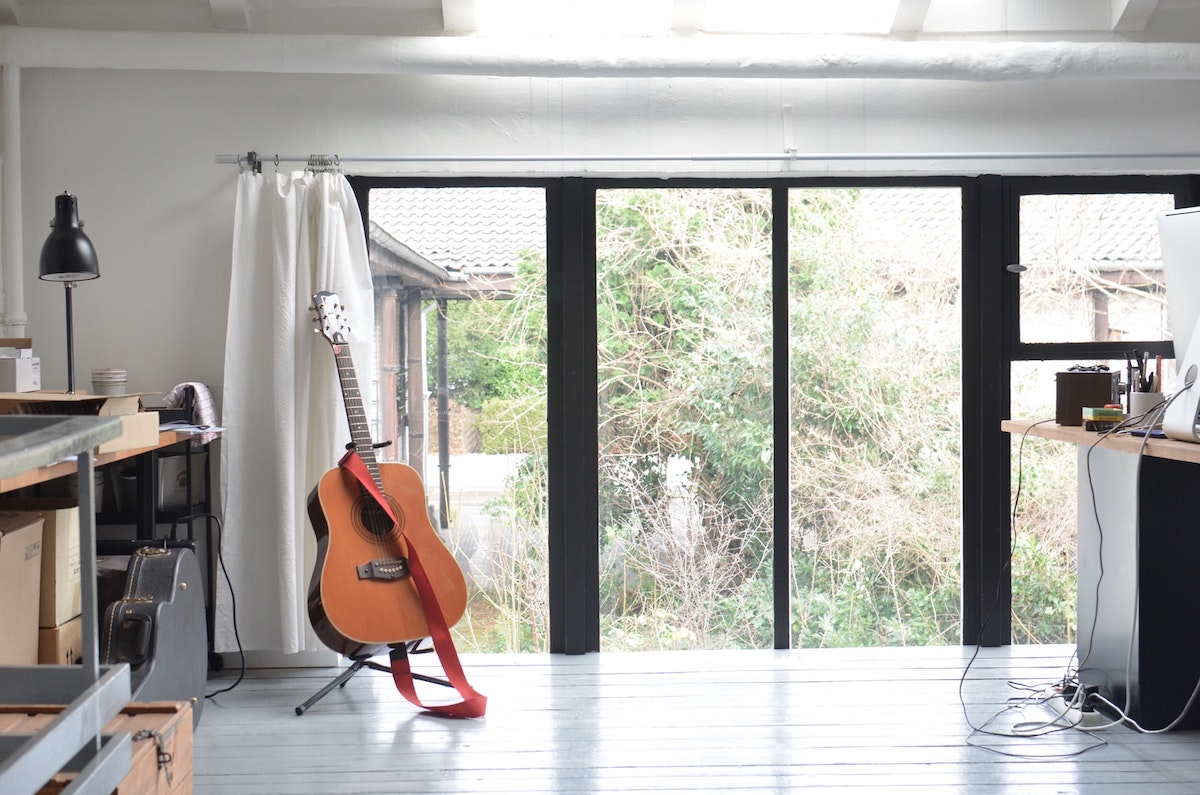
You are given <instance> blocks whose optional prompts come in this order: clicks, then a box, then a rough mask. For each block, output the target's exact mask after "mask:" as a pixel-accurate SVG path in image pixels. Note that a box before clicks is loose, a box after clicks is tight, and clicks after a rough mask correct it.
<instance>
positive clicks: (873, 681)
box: [194, 646, 1200, 795]
mask: <svg viewBox="0 0 1200 795" xmlns="http://www.w3.org/2000/svg"><path fill="white" fill-rule="evenodd" d="M1070 652H1071V650H1070V649H1069V648H1067V647H1057V646H1015V647H1004V648H999V649H983V650H981V651H980V653H979V654H978V656H977V657H975V658H974V659H972V655H973V654H974V650H973V649H963V648H958V647H925V648H888V649H819V650H798V651H761V652H758V651H742V652H736V651H729V652H724V651H723V652H664V653H658V652H652V653H641V654H635V653H614V652H604V653H600V654H592V655H581V656H570V657H567V656H561V655H479V656H469V655H468V656H464V658H463V663H464V667H465V668H466V671H467V674H468V677H469V678H470V679H471V681H472V684H474V685H475V687H476V688H477V689H479V690H480V691H481V692H483V693H485V694H486V695H487V696H488V697H489V701H488V714H487V717H485V718H481V719H478V720H453V719H445V718H436V717H431V716H429V715H425V714H422V713H421V712H420V711H418V710H417V709H416V708H414V707H412V706H410V705H409V704H408V703H407V702H406V701H404V699H403V698H401V697H400V696H399V694H397V693H396V691H395V688H394V686H393V684H392V682H391V679H390V677H388V676H387V675H386V674H382V673H379V672H373V671H370V670H364V671H362V672H360V673H359V674H358V675H357V676H355V677H354V678H353V679H352V680H351V681H350V682H349V683H348V684H347V685H346V686H345V687H344V688H341V689H337V690H334V691H333V692H332V693H330V694H329V695H328V696H326V697H325V698H324V699H323V700H322V701H320V702H318V703H317V704H316V705H314V706H313V707H312V709H311V710H310V711H309V712H308V713H306V714H305V715H303V716H297V715H296V714H295V712H294V708H295V706H296V705H297V704H299V703H301V702H302V701H304V700H305V699H306V698H307V697H308V696H309V695H311V694H312V693H314V692H316V691H317V690H318V689H320V687H321V686H322V685H323V684H324V683H325V682H327V681H329V680H330V679H332V678H333V677H334V676H335V675H336V674H337V671H336V670H335V669H273V670H255V671H250V672H248V673H247V674H246V677H245V679H244V680H243V681H242V682H241V683H240V684H238V686H237V687H236V688H235V689H234V690H232V691H231V692H228V693H223V694H221V695H218V696H216V697H215V698H213V699H210V700H209V701H208V702H207V704H206V706H205V708H204V713H203V715H202V720H201V722H200V726H199V727H198V729H197V732H196V738H195V762H194V764H195V787H196V792H197V793H200V794H201V795H224V794H226V793H228V794H229V795H232V794H233V793H237V794H238V795H242V794H243V793H249V792H254V793H299V794H302V795H303V794H304V793H322V794H323V795H335V794H339V793H400V792H403V793H482V792H511V793H518V792H519V793H585V792H586V793H604V792H623V793H640V792H647V793H648V792H655V793H664V792H665V793H672V792H677V793H690V792H790V791H804V792H821V791H829V792H837V793H855V792H878V791H880V790H884V789H886V790H887V791H888V792H901V793H903V792H913V793H917V792H919V793H951V792H953V793H997V792H1020V793H1023V794H1024V793H1042V792H1045V793H1099V794H1100V795H1108V793H1128V792H1138V793H1161V794H1162V795H1168V794H1171V793H1188V794H1189V795H1193V794H1194V793H1196V792H1200V732H1192V731H1187V732H1170V733H1166V734H1143V733H1140V732H1137V731H1134V730H1133V729H1130V728H1128V727H1124V726H1120V727H1113V728H1109V729H1104V730H1103V731H1096V732H1091V733H1088V732H1083V731H1079V730H1075V729H1067V730H1063V731H1055V732H1051V733H1042V734H1039V735H1038V736H1014V735H1013V732H1012V731H1011V729H1012V727H1013V726H1014V725H1016V724H1017V723H1018V722H1019V721H1024V722H1026V724H1032V723H1035V722H1040V721H1044V720H1046V719H1047V718H1048V717H1049V716H1050V713H1048V712H1047V710H1046V708H1045V707H1043V706H1040V705H1031V706H1028V707H1025V708H1024V709H1023V710H1022V711H1021V712H1020V713H1016V712H1013V711H1011V710H1006V709H1005V706H1006V702H1007V701H1008V699H1010V698H1012V697H1014V696H1019V695H1020V694H1021V691H1019V690H1017V689H1015V688H1014V687H1013V683H1018V684H1021V685H1030V686H1038V685H1042V684H1050V683H1053V682H1055V681H1058V680H1059V679H1061V677H1062V676H1063V674H1064V673H1065V672H1066V670H1067V666H1068V665H1069V664H1070V661H1071V654H1070ZM416 660H417V662H418V664H417V665H416V666H414V667H415V668H416V669H417V670H421V671H424V672H426V673H430V674H436V673H438V671H437V669H436V660H433V659H432V657H431V656H430V657H428V658H427V657H425V656H420V657H417V658H416ZM968 663H970V668H969V671H967V675H966V676H965V678H964V670H965V669H966V667H967V665H968ZM235 674H236V672H232V671H226V672H224V673H223V674H221V675H220V676H215V677H214V678H213V679H212V680H211V681H210V682H209V685H210V687H211V688H212V689H213V690H216V689H218V688H221V687H223V686H226V685H228V684H230V683H231V682H232V677H234V676H235ZM450 693H451V691H447V690H444V689H442V688H437V687H428V688H426V689H425V690H423V696H426V697H428V699H429V700H430V701H433V700H434V699H436V698H439V697H440V698H443V699H444V698H446V697H447V696H448V695H449V694H450ZM979 729H983V731H979Z"/></svg>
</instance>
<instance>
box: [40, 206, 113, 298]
mask: <svg viewBox="0 0 1200 795" xmlns="http://www.w3.org/2000/svg"><path fill="white" fill-rule="evenodd" d="M50 226H51V229H52V231H51V232H50V236H49V237H47V238H46V242H45V243H44V244H43V245H42V258H41V262H40V264H39V268H38V278H39V279H45V280H46V281H51V282H82V281H86V280H88V279H95V278H96V277H97V276H99V275H100V263H99V262H97V261H96V249H95V248H94V247H93V246H92V241H90V240H88V236H87V235H85V234H84V233H83V223H82V222H80V220H79V211H78V208H77V206H76V203H75V197H74V196H72V195H71V194H69V193H63V194H62V195H60V196H55V197H54V220H53V221H51V222H50Z"/></svg>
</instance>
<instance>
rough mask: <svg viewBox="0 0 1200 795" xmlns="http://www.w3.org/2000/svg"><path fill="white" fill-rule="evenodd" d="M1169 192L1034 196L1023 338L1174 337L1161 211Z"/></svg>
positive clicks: (1024, 231)
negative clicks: (1164, 271) (1165, 282)
mask: <svg viewBox="0 0 1200 795" xmlns="http://www.w3.org/2000/svg"><path fill="white" fill-rule="evenodd" d="M1173 208H1174V197H1173V196H1171V195H1170V194H1140V193H1097V194H1080V195H1074V194H1053V195H1027V196H1022V197H1021V206H1020V252H1021V259H1020V264H1021V265H1023V266H1025V267H1026V268H1027V270H1026V271H1024V272H1023V273H1022V274H1021V298H1020V301H1021V341H1022V342H1091V341H1097V342H1110V341H1121V340H1142V341H1148V340H1160V339H1170V331H1169V329H1168V327H1167V314H1166V303H1165V298H1164V295H1163V288H1162V285H1163V277H1162V263H1161V260H1162V256H1161V254H1160V252H1159V245H1158V216H1159V215H1160V214H1161V213H1163V212H1166V211H1167V210H1170V209H1173Z"/></svg>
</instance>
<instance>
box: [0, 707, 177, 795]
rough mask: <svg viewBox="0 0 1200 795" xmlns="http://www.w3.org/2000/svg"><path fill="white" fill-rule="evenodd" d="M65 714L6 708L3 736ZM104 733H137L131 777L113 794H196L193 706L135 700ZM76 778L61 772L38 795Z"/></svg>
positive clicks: (0, 726)
mask: <svg viewBox="0 0 1200 795" xmlns="http://www.w3.org/2000/svg"><path fill="white" fill-rule="evenodd" d="M61 710H62V707H60V706H54V705H22V706H10V705H0V732H20V733H23V734H31V733H33V732H37V731H39V730H40V729H41V728H43V727H44V726H45V725H46V724H48V723H49V722H50V721H51V719H52V718H53V717H54V716H55V715H56V714H58V712H60V711H61ZM103 732H104V734H126V733H127V734H131V735H133V751H132V759H131V762H130V767H129V773H128V774H126V776H125V778H124V779H122V780H121V784H120V785H119V786H118V787H117V789H116V790H114V791H113V795H168V793H169V795H191V793H192V791H193V781H192V705H191V704H188V703H187V702H183V701H180V702H175V701H146V702H137V701H134V702H130V703H129V704H128V705H126V707H125V708H124V709H122V710H121V713H120V714H119V715H117V716H116V717H115V718H113V719H112V720H111V721H109V722H108V723H106V724H105V725H104V730H103ZM160 748H161V750H160ZM73 777H74V776H73V774H71V773H58V774H56V775H55V776H54V777H52V778H51V779H50V780H49V781H48V782H46V785H45V786H44V787H42V789H41V790H39V793H38V795H57V794H58V793H60V792H62V791H63V789H65V788H66V786H67V784H69V783H70V782H71V779H72V778H73Z"/></svg>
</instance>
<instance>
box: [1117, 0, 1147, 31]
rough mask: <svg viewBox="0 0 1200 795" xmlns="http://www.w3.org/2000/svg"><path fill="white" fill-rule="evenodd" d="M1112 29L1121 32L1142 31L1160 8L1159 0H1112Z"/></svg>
mask: <svg viewBox="0 0 1200 795" xmlns="http://www.w3.org/2000/svg"><path fill="white" fill-rule="evenodd" d="M1110 2H1111V3H1112V29H1113V30H1114V31H1118V32H1120V33H1140V32H1142V31H1143V30H1145V29H1146V23H1147V22H1149V21H1150V17H1151V16H1152V15H1153V14H1154V11H1155V10H1156V9H1157V8H1158V0H1110Z"/></svg>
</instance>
